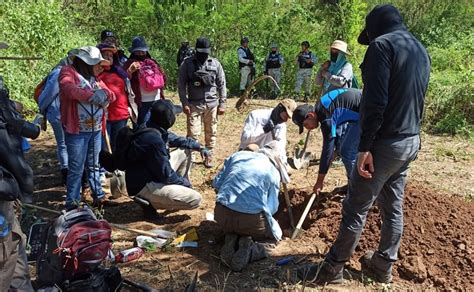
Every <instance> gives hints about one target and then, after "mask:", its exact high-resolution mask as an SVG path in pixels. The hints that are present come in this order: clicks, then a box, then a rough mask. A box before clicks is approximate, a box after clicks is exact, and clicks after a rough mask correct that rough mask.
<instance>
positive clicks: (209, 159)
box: [204, 155, 214, 168]
mask: <svg viewBox="0 0 474 292" xmlns="http://www.w3.org/2000/svg"><path fill="white" fill-rule="evenodd" d="M212 160H213V159H212V155H209V156H207V157H206V158H204V166H205V167H206V168H212V167H213V166H214V164H213V163H212Z"/></svg>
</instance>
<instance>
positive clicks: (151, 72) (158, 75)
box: [138, 59, 165, 91]
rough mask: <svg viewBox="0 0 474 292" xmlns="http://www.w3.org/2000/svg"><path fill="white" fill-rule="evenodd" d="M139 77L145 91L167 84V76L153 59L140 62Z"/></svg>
mask: <svg viewBox="0 0 474 292" xmlns="http://www.w3.org/2000/svg"><path fill="white" fill-rule="evenodd" d="M138 78H139V80H140V87H141V88H143V89H144V90H145V91H154V90H157V89H161V88H163V87H164V86H165V77H164V76H163V73H162V72H161V70H160V68H158V65H157V64H156V63H155V62H154V61H153V60H152V59H146V60H145V61H142V62H140V72H139V74H138Z"/></svg>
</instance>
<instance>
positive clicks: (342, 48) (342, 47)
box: [331, 40, 351, 56]
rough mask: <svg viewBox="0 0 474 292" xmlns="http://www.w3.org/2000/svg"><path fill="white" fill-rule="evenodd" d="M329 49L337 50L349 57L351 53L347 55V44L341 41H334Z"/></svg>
mask: <svg viewBox="0 0 474 292" xmlns="http://www.w3.org/2000/svg"><path fill="white" fill-rule="evenodd" d="M331 49H336V50H339V51H341V52H343V53H344V54H346V55H349V56H350V55H351V53H349V51H348V50H347V43H346V42H344V41H341V40H335V41H334V42H333V43H332V45H331Z"/></svg>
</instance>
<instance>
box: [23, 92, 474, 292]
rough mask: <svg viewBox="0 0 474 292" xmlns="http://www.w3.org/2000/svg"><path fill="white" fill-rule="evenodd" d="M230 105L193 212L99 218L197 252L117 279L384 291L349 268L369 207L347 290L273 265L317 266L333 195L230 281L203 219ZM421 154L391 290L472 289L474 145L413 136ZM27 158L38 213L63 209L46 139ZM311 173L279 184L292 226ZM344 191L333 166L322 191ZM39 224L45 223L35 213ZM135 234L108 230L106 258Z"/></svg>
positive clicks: (235, 133) (330, 228) (372, 222)
mask: <svg viewBox="0 0 474 292" xmlns="http://www.w3.org/2000/svg"><path fill="white" fill-rule="evenodd" d="M235 102H236V100H235V99H231V100H229V104H228V111H227V113H226V115H225V116H223V117H222V118H221V120H220V122H219V136H218V147H217V148H216V150H215V155H216V163H215V167H214V168H213V169H205V168H204V167H203V165H202V164H201V163H198V164H197V165H195V167H194V169H193V172H192V175H191V180H192V183H193V185H194V187H195V189H197V190H198V191H200V192H201V194H202V196H203V204H202V206H200V207H199V209H197V210H193V211H182V212H175V213H171V214H168V215H166V217H165V218H164V219H161V220H156V221H144V220H143V215H142V211H141V208H140V207H138V206H137V205H136V204H135V203H134V202H133V201H131V200H130V199H128V198H122V199H119V201H118V202H116V203H115V204H114V205H113V206H106V207H105V218H106V219H108V220H109V221H110V222H114V223H123V224H127V225H128V226H129V227H133V228H138V229H143V230H149V229H153V228H163V229H167V230H173V231H177V232H178V233H183V232H186V231H187V230H189V229H190V228H192V227H195V228H197V230H198V234H199V247H198V248H187V249H181V250H178V249H174V250H166V251H157V252H153V253H147V254H145V255H144V256H143V257H141V258H140V259H138V260H136V261H133V262H130V263H126V264H120V269H121V272H122V274H123V275H124V276H125V277H127V278H129V279H132V280H136V281H141V282H144V283H148V284H149V285H150V286H152V287H155V288H157V289H159V290H164V291H182V290H183V289H184V287H185V286H186V285H187V284H189V283H190V282H191V280H192V278H193V277H194V273H195V272H196V271H198V272H199V282H198V289H200V290H201V291H215V290H218V291H224V290H225V291H245V290H257V289H258V290H279V289H281V290H286V289H288V290H302V289H304V288H306V289H308V288H310V287H311V288H312V289H314V288H317V289H325V290H331V291H347V290H385V289H387V288H389V287H388V286H384V285H379V284H374V283H373V281H372V280H371V279H370V278H368V277H365V276H363V275H361V274H360V272H358V271H360V264H359V263H358V261H357V259H358V257H359V256H360V255H362V254H363V252H364V251H365V250H366V249H369V248H370V249H375V248H376V247H377V241H378V236H379V234H380V218H379V215H378V210H377V208H376V207H374V208H373V210H372V211H371V213H370V214H369V219H368V223H367V226H366V229H365V231H364V233H363V235H362V239H361V243H360V245H359V247H358V248H357V250H356V254H355V255H354V256H353V257H352V259H351V261H350V262H349V263H348V265H347V268H348V272H347V273H346V274H345V278H346V279H347V281H346V282H345V283H344V284H343V285H329V286H326V287H316V286H314V285H310V284H307V283H298V282H297V281H296V280H295V277H294V273H293V268H294V266H292V265H287V266H283V267H279V266H276V265H275V262H276V261H277V260H278V259H280V258H283V257H286V256H290V255H291V256H295V257H296V258H300V257H302V256H305V255H308V257H307V258H306V260H305V261H315V260H318V259H321V257H322V256H323V255H324V253H325V251H326V250H327V248H328V245H330V243H331V242H332V240H333V239H334V238H335V237H336V235H337V230H338V226H339V221H340V218H341V214H340V206H341V204H340V201H341V198H342V197H341V196H340V195H339V194H336V193H334V192H332V193H325V194H324V195H323V196H321V197H320V198H318V200H317V202H316V203H315V204H314V205H313V208H312V209H311V210H312V211H311V213H310V215H309V216H308V218H307V220H306V221H305V224H304V226H303V227H304V228H305V229H306V230H307V231H306V232H304V233H303V234H302V235H301V236H300V237H299V238H298V239H296V240H289V239H286V240H284V241H282V242H281V243H280V244H279V245H278V247H277V248H276V250H275V251H274V253H273V256H272V257H270V258H268V259H265V260H262V261H260V262H256V263H253V264H251V265H249V267H248V268H247V269H246V270H244V271H243V272H241V273H233V272H230V270H229V269H228V268H227V267H226V266H224V265H223V264H222V263H221V262H220V261H219V259H218V258H217V257H218V255H219V251H220V246H221V244H222V234H221V233H220V232H219V230H218V228H217V226H216V224H215V223H213V222H210V221H205V220H206V213H207V212H211V213H212V212H213V208H214V201H215V192H214V190H213V189H212V188H211V186H210V183H211V180H212V178H213V177H214V176H215V174H216V173H217V171H218V170H219V168H220V163H221V162H222V161H223V160H224V159H225V158H226V157H227V156H229V155H230V154H231V153H233V152H234V151H236V150H237V147H238V145H239V137H240V131H241V127H242V125H243V122H244V119H245V117H246V115H247V113H248V111H245V112H243V113H239V112H237V111H236V110H235V109H234V104H235ZM256 103H258V104H259V105H258V106H255V105H253V106H251V108H257V107H262V106H269V107H272V106H274V105H275V104H276V102H275V101H257V102H254V103H253V104H256ZM288 129H289V133H288V148H287V151H288V153H289V156H292V152H293V148H294V146H295V145H296V144H298V143H299V142H300V140H302V139H304V137H303V136H298V135H297V128H296V126H295V125H293V124H291V123H289V127H288ZM173 131H174V132H176V133H178V134H185V117H184V116H183V115H180V116H179V117H178V121H177V124H176V125H175V126H174V127H173ZM422 143H423V144H422V150H421V152H420V154H419V157H418V160H417V161H415V162H414V163H413V164H412V171H411V174H410V178H409V180H410V183H409V185H408V187H407V191H406V201H405V234H404V237H403V240H402V246H401V249H400V260H399V261H398V262H397V264H396V268H395V271H394V276H395V277H394V283H393V284H391V286H390V288H391V289H394V290H421V289H430V290H435V289H441V290H444V289H450V288H451V289H455V290H474V272H473V270H474V256H473V246H472V244H473V241H472V230H473V219H474V214H473V213H474V211H473V205H472V198H473V196H474V179H473V175H474V166H473V165H472V163H473V162H474V145H473V143H472V142H471V141H467V140H463V139H459V138H452V137H448V136H443V137H440V136H432V135H427V134H423V136H422ZM32 145H33V148H32V150H31V151H30V153H29V154H28V159H29V161H30V162H31V164H32V166H33V169H34V171H35V175H36V180H35V184H36V188H35V189H36V191H35V198H36V201H37V203H38V204H39V205H41V206H47V207H51V208H54V209H60V208H61V207H62V206H63V202H64V198H65V189H64V187H62V186H59V184H60V174H59V170H58V166H57V162H56V157H55V142H54V137H53V135H52V133H51V132H50V131H49V130H48V132H47V133H43V134H42V136H41V137H40V138H39V139H38V140H37V141H33V142H32ZM320 146H321V138H320V132H319V131H314V133H313V134H312V135H311V140H310V145H309V149H308V150H309V151H311V152H312V153H313V154H314V155H315V158H318V157H319V152H320ZM316 172H317V166H312V167H311V168H310V169H308V170H300V171H299V172H295V173H293V175H292V182H291V183H290V184H289V189H290V195H291V196H292V203H293V208H294V209H295V210H294V212H295V218H296V219H295V220H297V219H298V218H299V215H300V214H301V212H302V210H303V209H304V206H305V205H306V202H307V200H308V198H309V197H308V193H310V190H311V189H312V185H313V182H314V180H315V174H316ZM345 183H346V179H345V174H344V170H343V167H333V168H332V169H331V170H330V174H329V176H328V177H327V183H326V185H325V191H327V192H331V191H332V190H333V189H334V188H335V187H337V186H341V185H344V184H345ZM280 209H281V210H280V212H279V214H278V215H277V218H278V219H280V220H281V225H282V227H283V228H288V219H287V214H286V208H285V205H284V203H283V202H282V203H281V206H280ZM42 215H44V216H47V214H42ZM135 236H136V234H133V233H129V232H125V231H121V230H114V232H113V240H114V244H113V249H114V251H119V250H121V249H125V248H128V247H132V246H133V241H134V239H135Z"/></svg>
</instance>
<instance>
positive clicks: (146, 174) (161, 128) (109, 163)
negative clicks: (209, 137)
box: [101, 100, 208, 218]
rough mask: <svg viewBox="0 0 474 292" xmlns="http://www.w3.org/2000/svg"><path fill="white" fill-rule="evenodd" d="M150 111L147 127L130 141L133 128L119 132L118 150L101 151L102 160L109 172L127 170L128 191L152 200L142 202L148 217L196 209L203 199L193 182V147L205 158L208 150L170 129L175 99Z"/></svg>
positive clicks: (133, 194)
mask: <svg viewBox="0 0 474 292" xmlns="http://www.w3.org/2000/svg"><path fill="white" fill-rule="evenodd" d="M150 113H151V115H150V120H149V121H148V122H147V128H143V129H139V130H138V131H136V132H135V133H133V134H132V135H131V137H129V138H128V139H129V141H128V143H127V142H126V140H127V138H126V137H127V135H126V134H124V133H126V131H130V130H129V129H128V128H124V129H122V130H121V131H120V132H119V135H118V140H117V150H116V151H115V152H114V154H113V155H111V154H109V153H106V152H101V163H102V165H103V166H104V167H105V169H107V170H108V171H114V170H115V169H117V168H118V169H120V170H125V174H126V176H125V178H126V185H127V192H128V194H129V195H130V196H136V197H139V198H141V199H143V200H145V201H148V202H149V205H146V204H142V207H143V209H144V213H145V217H146V218H155V217H156V215H157V214H156V210H157V209H164V210H190V209H195V208H197V207H199V205H200V204H201V199H202V198H201V195H200V194H199V193H198V192H197V191H195V190H193V189H192V188H191V183H190V182H189V170H190V166H191V154H190V150H194V151H200V152H201V155H202V156H204V157H205V156H206V155H208V150H207V149H206V148H204V147H202V146H201V145H200V144H199V143H198V142H196V141H195V140H193V139H191V138H184V137H179V136H177V135H175V134H173V133H171V132H169V131H168V129H169V128H171V127H172V126H173V124H174V123H175V120H176V117H175V113H176V107H175V106H174V105H173V103H172V102H171V101H169V100H158V101H156V102H155V103H154V104H153V105H152V107H151V110H150ZM121 137H125V138H121ZM169 147H173V148H177V149H173V150H170V148H169Z"/></svg>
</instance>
